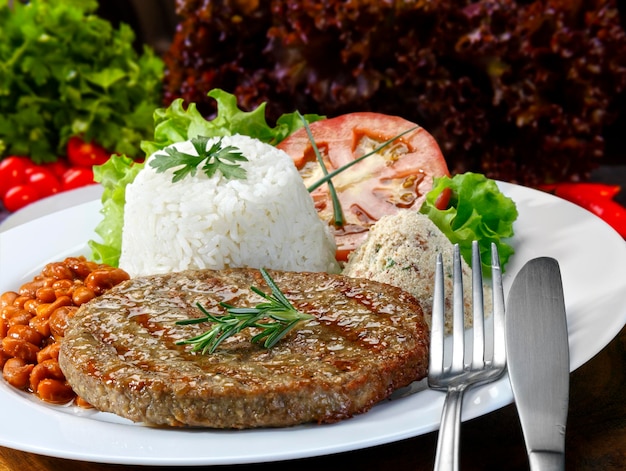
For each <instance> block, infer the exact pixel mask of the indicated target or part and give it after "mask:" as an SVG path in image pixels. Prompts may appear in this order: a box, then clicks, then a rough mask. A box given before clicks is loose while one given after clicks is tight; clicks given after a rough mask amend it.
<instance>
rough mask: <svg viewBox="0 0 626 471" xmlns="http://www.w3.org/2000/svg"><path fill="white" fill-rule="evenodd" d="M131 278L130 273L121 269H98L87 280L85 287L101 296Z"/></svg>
mask: <svg viewBox="0 0 626 471" xmlns="http://www.w3.org/2000/svg"><path fill="white" fill-rule="evenodd" d="M129 278H130V276H129V275H128V273H126V272H125V271H124V270H122V269H120V268H112V267H107V268H98V269H96V270H94V271H92V272H91V273H90V274H89V275H88V276H87V278H85V286H86V287H87V288H90V289H92V290H93V292H94V293H96V294H97V295H100V294H102V293H104V292H105V291H106V290H108V289H111V288H113V287H114V286H115V285H118V284H120V283H121V282H122V281H126V280H128V279H129Z"/></svg>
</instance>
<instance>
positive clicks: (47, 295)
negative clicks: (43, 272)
mask: <svg viewBox="0 0 626 471" xmlns="http://www.w3.org/2000/svg"><path fill="white" fill-rule="evenodd" d="M35 297H36V298H37V300H38V301H39V302H41V303H51V302H52V301H54V300H55V299H56V298H57V295H56V293H55V292H54V288H52V286H42V287H41V288H39V289H38V290H37V292H36V293H35Z"/></svg>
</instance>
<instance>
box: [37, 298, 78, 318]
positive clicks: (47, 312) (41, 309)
mask: <svg viewBox="0 0 626 471" xmlns="http://www.w3.org/2000/svg"><path fill="white" fill-rule="evenodd" d="M71 305H72V298H70V297H69V296H59V297H58V298H56V299H55V300H54V301H52V302H51V303H47V304H40V305H39V306H38V307H37V310H36V311H35V314H36V315H37V316H39V317H44V318H48V317H50V316H51V315H52V313H53V312H54V311H56V310H57V309H58V308H60V307H64V306H71Z"/></svg>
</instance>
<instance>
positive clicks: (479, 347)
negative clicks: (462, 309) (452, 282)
mask: <svg viewBox="0 0 626 471" xmlns="http://www.w3.org/2000/svg"><path fill="white" fill-rule="evenodd" d="M484 319H485V312H484V302H483V274H482V263H481V260H480V248H479V246H478V242H477V241H473V242H472V324H473V326H474V337H473V342H474V345H473V349H472V352H473V353H472V368H482V367H483V366H484V364H485V321H484Z"/></svg>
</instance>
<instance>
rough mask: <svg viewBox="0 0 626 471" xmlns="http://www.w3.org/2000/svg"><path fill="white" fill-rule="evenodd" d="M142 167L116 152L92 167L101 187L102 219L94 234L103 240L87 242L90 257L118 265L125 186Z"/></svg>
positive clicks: (120, 251)
mask: <svg viewBox="0 0 626 471" xmlns="http://www.w3.org/2000/svg"><path fill="white" fill-rule="evenodd" d="M143 167H144V164H143V163H137V162H134V161H133V159H131V158H129V157H126V156H116V155H114V156H111V158H110V159H109V160H108V161H107V162H106V163H105V164H103V165H99V166H95V167H94V179H95V180H96V181H97V182H100V183H101V184H102V187H103V192H102V209H101V210H100V212H101V213H102V215H103V216H104V218H103V219H102V221H100V223H99V224H98V225H97V226H96V229H95V232H96V234H98V235H99V236H100V237H101V238H102V242H97V241H94V240H90V241H89V247H90V249H91V252H92V258H93V260H95V261H99V262H101V263H106V264H108V265H113V266H117V265H118V263H119V259H120V254H121V253H122V227H123V225H124V205H125V204H126V185H128V184H129V183H131V182H132V181H133V180H134V179H135V176H137V174H138V173H139V172H140V171H141V169H142V168H143Z"/></svg>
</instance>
